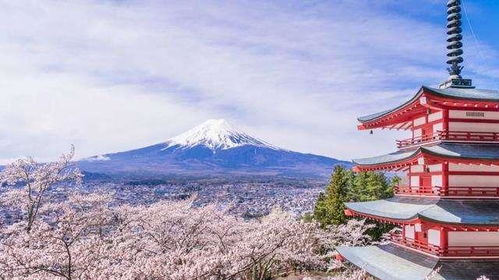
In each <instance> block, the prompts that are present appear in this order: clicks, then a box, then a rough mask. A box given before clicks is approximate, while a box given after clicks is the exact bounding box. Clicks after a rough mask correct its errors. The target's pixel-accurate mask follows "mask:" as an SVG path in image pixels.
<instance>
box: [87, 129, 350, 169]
mask: <svg viewBox="0 0 499 280" xmlns="http://www.w3.org/2000/svg"><path fill="white" fill-rule="evenodd" d="M336 164H343V165H347V166H350V163H348V162H343V161H339V160H336V159H333V158H329V157H324V156H318V155H312V154H303V153H298V152H293V151H288V150H285V149H281V148H279V147H276V146H273V145H270V144H268V143H266V142H264V141H262V140H259V139H257V138H254V137H252V136H250V135H248V134H246V133H244V132H242V131H239V130H237V129H235V128H234V127H232V126H230V125H229V124H228V123H227V122H226V121H225V120H208V121H206V122H205V123H203V124H201V125H199V126H196V127H195V128H193V129H191V130H189V131H187V132H185V133H182V134H180V135H178V136H176V137H173V138H170V139H169V140H168V141H166V142H165V143H160V144H156V145H152V146H148V147H144V148H140V149H136V150H130V151H125V152H119V153H113V154H105V155H99V156H94V157H91V158H88V159H85V160H82V161H80V162H79V165H80V167H81V169H83V170H84V171H86V172H91V173H100V174H107V175H118V176H142V177H161V176H178V175H186V176H234V175H244V176H248V175H267V176H269V175H272V176H286V177H296V176H307V177H324V176H328V175H329V174H330V172H331V170H332V168H333V166H334V165H336Z"/></svg>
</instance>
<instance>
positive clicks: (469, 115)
mask: <svg viewBox="0 0 499 280" xmlns="http://www.w3.org/2000/svg"><path fill="white" fill-rule="evenodd" d="M449 118H450V119H451V120H450V121H449V131H469V132H499V125H498V124H497V123H483V122H480V120H497V121H499V112H489V111H458V110H450V111H449ZM452 119H466V120H477V121H476V122H459V121H453V120H452Z"/></svg>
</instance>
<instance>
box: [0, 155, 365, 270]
mask: <svg viewBox="0 0 499 280" xmlns="http://www.w3.org/2000/svg"><path fill="white" fill-rule="evenodd" d="M73 154H74V150H73V149H72V150H71V152H70V153H69V154H67V155H63V156H62V157H61V159H60V160H59V161H58V162H55V163H47V164H39V163H36V162H35V161H34V160H32V159H27V160H20V161H17V162H15V163H13V164H11V165H9V166H8V167H7V168H6V169H5V170H4V171H3V172H2V175H1V178H2V182H6V183H8V185H9V186H8V191H7V192H6V194H5V195H3V196H2V199H3V200H2V201H3V202H4V204H5V205H9V207H11V208H12V211H18V212H20V213H22V218H21V219H17V220H12V221H9V222H8V223H5V224H3V225H1V227H0V279H68V280H71V279H166V280H180V279H182V280H183V279H199V280H215V279H217V280H219V279H220V280H223V279H227V280H228V279H231V280H232V279H234V280H264V279H265V280H266V279H274V278H276V277H279V276H282V275H286V274H289V273H294V272H300V271H307V270H327V269H328V268H329V267H330V263H331V260H332V254H331V252H333V251H334V249H335V247H336V246H339V245H362V244H365V243H368V242H369V241H370V238H369V237H368V236H367V235H366V234H365V232H366V230H367V229H369V228H370V226H368V225H365V223H364V221H357V220H352V221H350V222H349V223H347V224H346V225H339V226H330V227H327V228H321V227H320V226H319V225H318V224H317V223H315V222H304V221H302V220H298V219H296V218H294V217H293V216H292V215H290V214H288V213H286V212H283V211H282V210H280V209H277V208H276V209H274V210H273V211H272V212H271V213H270V214H269V215H268V216H265V217H262V218H260V219H250V220H245V219H243V218H242V217H237V216H234V215H231V214H229V210H227V209H226V210H223V209H220V208H219V207H217V206H216V205H208V206H204V207H196V206H194V203H193V202H194V200H195V198H194V197H193V198H190V199H187V200H183V201H160V202H157V203H154V204H149V205H119V204H118V203H116V200H115V198H114V194H109V193H81V190H79V191H80V192H76V190H72V189H70V188H64V190H65V199H56V198H55V197H54V196H52V195H51V193H52V192H53V190H54V188H56V187H58V186H62V185H65V184H67V183H71V184H73V183H75V182H76V183H79V182H80V181H81V178H82V175H81V173H80V172H79V171H78V170H77V169H75V168H74V167H72V166H71V164H70V160H71V158H72V157H73ZM351 274H352V275H357V274H358V272H355V273H354V272H352V273H351ZM358 275H360V274H358ZM359 277H360V276H359ZM349 279H350V278H349ZM351 279H364V278H351Z"/></svg>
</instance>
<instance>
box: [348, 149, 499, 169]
mask: <svg viewBox="0 0 499 280" xmlns="http://www.w3.org/2000/svg"><path fill="white" fill-rule="evenodd" d="M442 162H446V163H456V164H480V165H499V146H497V145H487V144H462V143H440V144H436V145H433V146H421V147H418V148H416V149H412V150H401V151H397V152H394V153H390V154H386V155H381V156H377V157H371V158H364V159H357V160H354V161H353V163H354V164H355V166H354V168H353V170H354V171H356V172H360V171H378V170H387V171H401V170H404V169H407V168H408V167H409V166H411V165H414V164H432V163H442Z"/></svg>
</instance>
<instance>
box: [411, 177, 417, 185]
mask: <svg viewBox="0 0 499 280" xmlns="http://www.w3.org/2000/svg"><path fill="white" fill-rule="evenodd" d="M411 187H419V176H411Z"/></svg>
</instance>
